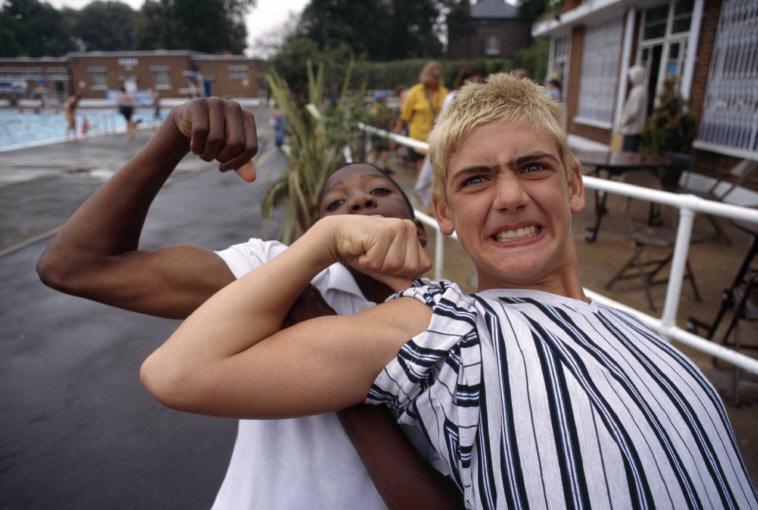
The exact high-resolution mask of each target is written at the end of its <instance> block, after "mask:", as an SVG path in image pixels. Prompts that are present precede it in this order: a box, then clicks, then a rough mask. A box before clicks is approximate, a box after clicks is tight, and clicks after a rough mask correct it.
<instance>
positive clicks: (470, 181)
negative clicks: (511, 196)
mask: <svg viewBox="0 0 758 510" xmlns="http://www.w3.org/2000/svg"><path fill="white" fill-rule="evenodd" d="M486 180H487V178H486V176H484V175H472V176H471V177H467V178H466V179H464V181H463V182H462V183H461V187H466V186H476V185H477V184H481V183H483V182H485V181H486Z"/></svg>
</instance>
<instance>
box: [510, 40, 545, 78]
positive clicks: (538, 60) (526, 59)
mask: <svg viewBox="0 0 758 510" xmlns="http://www.w3.org/2000/svg"><path fill="white" fill-rule="evenodd" d="M549 51H550V41H548V40H547V39H540V40H538V41H535V43H534V44H533V45H532V46H530V47H528V48H524V49H523V50H521V51H519V52H518V53H516V55H515V56H514V57H513V67H514V69H526V71H527V72H528V73H529V77H530V78H531V79H532V80H534V81H535V82H537V83H545V76H546V75H547V59H548V53H549Z"/></svg>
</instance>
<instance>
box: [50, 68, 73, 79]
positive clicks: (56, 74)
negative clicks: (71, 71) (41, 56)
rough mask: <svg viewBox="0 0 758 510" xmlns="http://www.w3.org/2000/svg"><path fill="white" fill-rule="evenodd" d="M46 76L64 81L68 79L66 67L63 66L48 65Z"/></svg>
mask: <svg viewBox="0 0 758 510" xmlns="http://www.w3.org/2000/svg"><path fill="white" fill-rule="evenodd" d="M47 77H48V79H50V80H54V81H66V80H68V69H66V68H65V67H48V68H47Z"/></svg>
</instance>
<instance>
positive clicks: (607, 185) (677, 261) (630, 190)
mask: <svg viewBox="0 0 758 510" xmlns="http://www.w3.org/2000/svg"><path fill="white" fill-rule="evenodd" d="M358 127H359V128H360V129H362V130H363V131H365V132H367V133H371V134H375V135H378V136H383V137H386V138H389V139H391V140H394V141H395V142H397V143H399V144H402V145H405V146H408V147H413V148H417V149H422V150H427V149H428V148H429V146H428V145H427V144H426V143H424V142H419V141H418V140H413V139H411V138H408V137H405V136H402V135H398V134H396V133H390V132H388V131H384V130H382V129H377V128H375V127H372V126H367V125H365V124H363V123H359V124H358ZM583 180H584V186H585V188H588V189H594V190H598V191H603V192H606V193H613V194H617V195H622V196H627V197H632V198H636V199H639V200H645V201H648V202H654V203H657V204H664V205H669V206H672V207H676V208H677V209H679V226H678V227H677V236H676V244H675V245H674V254H673V258H672V260H671V272H670V274H669V281H668V286H667V288H666V301H665V303H664V305H663V310H662V312H661V317H660V318H657V317H653V316H652V315H648V314H646V313H644V312H642V311H640V310H637V309H634V308H631V307H629V306H627V305H624V304H622V303H619V302H617V301H614V300H612V299H610V298H608V297H605V296H603V295H602V294H598V293H597V292H594V291H592V290H590V289H585V293H586V294H587V295H588V296H589V297H590V298H592V299H593V300H595V301H597V302H598V303H601V304H606V305H609V306H613V307H615V308H619V309H621V310H624V311H627V312H629V313H631V314H632V315H634V316H635V317H637V318H638V319H639V320H640V321H641V322H642V323H643V324H645V325H646V326H648V327H649V328H650V329H652V330H654V331H656V332H657V333H659V334H660V335H662V336H663V337H665V338H668V339H670V340H675V341H677V342H680V343H682V344H684V345H687V346H689V347H691V348H693V349H697V350H699V351H701V352H704V353H706V354H710V355H711V356H714V357H716V358H720V359H723V360H724V361H727V362H729V363H731V364H733V365H735V366H737V367H739V368H741V369H743V370H745V371H746V372H750V373H752V374H758V360H755V359H753V358H751V357H749V356H746V355H744V354H742V353H739V352H737V351H734V350H732V349H728V348H726V347H723V346H721V345H718V344H717V343H715V342H713V341H711V340H707V339H705V338H703V337H700V336H697V335H693V334H692V333H690V332H688V331H686V330H684V329H682V328H680V327H678V326H677V325H676V314H677V311H678V309H679V297H680V294H681V290H682V281H683V279H684V270H685V265H686V262H687V253H688V251H689V244H690V237H691V234H692V225H693V221H694V219H695V214H696V213H703V214H711V215H714V216H721V217H724V218H731V219H736V220H742V221H747V222H752V223H758V210H756V209H750V208H747V207H740V206H736V205H729V204H724V203H721V202H714V201H711V200H704V199H702V198H699V197H696V196H694V195H683V194H676V193H669V192H666V191H658V190H651V189H648V188H642V187H639V186H633V185H631V184H624V183H622V182H616V181H611V180H608V179H600V178H597V177H590V176H586V175H585V176H583ZM416 217H417V218H418V219H419V220H420V221H421V222H423V223H424V224H425V225H427V226H429V227H430V228H432V229H433V230H434V232H435V239H436V242H435V249H434V277H435V278H441V277H442V266H443V265H444V238H443V236H442V233H441V232H440V229H439V225H438V224H437V221H436V220H435V219H434V218H432V217H431V216H429V215H426V214H424V213H422V212H420V211H416ZM452 237H453V238H455V239H457V237H456V236H455V234H453V236H452Z"/></svg>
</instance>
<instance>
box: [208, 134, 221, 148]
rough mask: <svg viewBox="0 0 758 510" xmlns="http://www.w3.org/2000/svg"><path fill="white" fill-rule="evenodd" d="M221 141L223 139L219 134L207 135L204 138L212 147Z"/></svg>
mask: <svg viewBox="0 0 758 510" xmlns="http://www.w3.org/2000/svg"><path fill="white" fill-rule="evenodd" d="M222 141H223V140H222V139H221V137H220V136H219V135H210V136H208V139H207V140H206V142H205V144H206V145H210V146H212V147H217V146H219V145H221V142H222Z"/></svg>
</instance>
